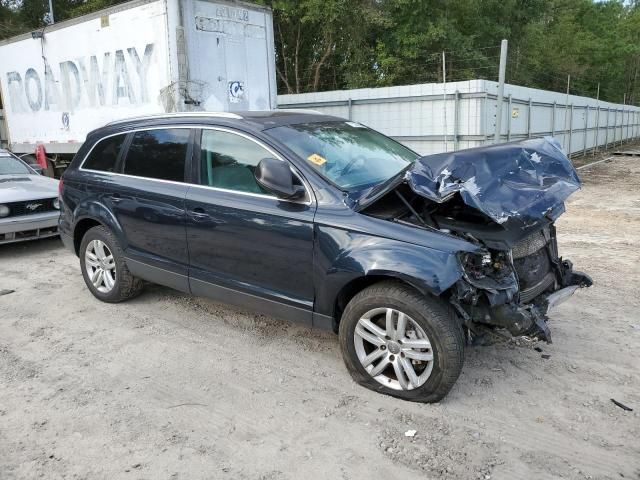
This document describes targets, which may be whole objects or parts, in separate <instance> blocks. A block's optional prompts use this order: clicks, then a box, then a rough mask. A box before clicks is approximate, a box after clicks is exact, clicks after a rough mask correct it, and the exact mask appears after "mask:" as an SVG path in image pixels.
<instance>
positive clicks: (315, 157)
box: [307, 153, 327, 165]
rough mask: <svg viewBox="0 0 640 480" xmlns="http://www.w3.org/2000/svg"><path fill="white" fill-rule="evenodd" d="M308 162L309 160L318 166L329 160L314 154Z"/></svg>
mask: <svg viewBox="0 0 640 480" xmlns="http://www.w3.org/2000/svg"><path fill="white" fill-rule="evenodd" d="M307 160H309V161H310V162H311V163H314V164H316V165H324V164H325V163H327V159H326V158H324V157H321V156H320V155H318V154H317V153H313V154H311V155H309V156H308V157H307Z"/></svg>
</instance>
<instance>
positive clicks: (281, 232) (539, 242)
mask: <svg viewBox="0 0 640 480" xmlns="http://www.w3.org/2000/svg"><path fill="white" fill-rule="evenodd" d="M579 186H580V181H579V179H578V176H577V174H576V172H575V170H574V168H573V166H572V165H571V162H570V161H569V160H568V159H567V157H566V155H565V154H564V153H563V152H562V150H561V148H560V146H559V145H558V144H557V143H556V142H555V140H553V139H549V138H547V139H537V140H528V141H524V142H519V143H507V144H503V145H496V146H491V147H480V148H476V149H470V150H462V151H458V152H453V153H443V154H438V155H432V156H428V157H422V158H420V157H419V155H417V154H416V153H414V152H413V151H411V150H409V149H408V148H406V147H404V146H403V145H401V144H399V143H397V142H395V141H394V140H392V139H390V138H388V137H385V136H384V135H382V134H380V133H377V132H375V131H373V130H370V129H369V128H367V127H365V126H363V125H361V124H358V123H355V122H351V121H346V120H343V119H340V118H336V117H331V116H326V115H321V114H318V113H308V112H303V111H275V112H246V113H239V114H235V113H220V114H213V113H191V114H187V113H184V114H173V115H164V116H156V117H146V118H138V119H130V120H124V121H119V122H115V123H111V124H109V125H107V126H105V127H104V128H101V129H98V130H96V131H94V132H92V133H90V134H89V135H88V137H87V140H86V142H85V144H84V145H83V146H82V148H81V149H80V151H79V152H78V154H77V155H76V157H75V159H74V160H73V162H72V164H71V166H70V167H69V169H68V170H67V171H66V172H65V174H64V177H63V181H62V182H61V200H62V202H61V216H60V234H61V236H62V239H63V241H64V243H65V245H67V246H68V247H69V248H70V249H71V250H73V252H75V253H76V254H77V255H78V256H79V257H80V267H81V270H82V275H83V277H84V280H85V282H86V284H87V287H88V288H89V290H90V291H91V293H93V295H94V296H96V297H97V298H98V299H100V300H102V301H105V302H120V301H123V300H126V299H129V298H131V297H133V296H135V295H137V294H138V293H140V291H141V289H142V287H143V281H149V282H154V283H158V284H162V285H166V286H168V287H171V288H174V289H177V290H181V291H183V292H190V293H192V294H194V295H202V296H207V297H211V298H213V299H216V300H219V301H222V302H226V303H230V304H236V305H239V306H241V307H243V308H248V309H254V310H258V311H260V312H264V313H267V314H270V315H273V316H276V317H281V318H284V319H290V320H295V321H299V322H303V323H306V324H308V325H312V326H315V327H320V328H328V329H333V330H334V331H336V332H337V333H338V334H339V341H340V346H341V349H342V354H343V357H344V361H345V363H346V365H347V368H348V369H349V371H350V373H351V375H352V376H353V378H354V379H355V380H356V381H357V382H359V383H360V384H362V385H364V386H366V387H368V388H370V389H373V390H376V391H379V392H382V393H386V394H390V395H394V396H397V397H400V398H403V399H406V400H413V401H421V402H434V401H438V400H440V399H441V398H443V397H444V396H445V395H446V394H447V392H448V391H449V390H450V389H451V387H452V386H453V384H454V383H455V381H456V379H457V377H458V376H459V374H460V371H461V369H462V364H463V359H464V349H465V345H466V344H468V343H474V342H475V343H487V342H490V341H491V340H492V339H493V338H496V337H503V338H504V337H505V336H506V334H507V333H508V334H510V335H511V336H516V337H520V336H522V337H529V338H537V339H541V340H546V341H550V333H549V329H548V326H547V312H548V310H549V309H550V307H552V306H554V305H556V304H557V303H559V302H560V301H562V300H564V299H566V298H567V297H569V296H570V295H571V294H572V293H573V292H574V291H575V290H576V289H577V288H579V287H584V286H589V285H591V280H590V279H589V277H588V276H587V275H585V274H582V273H579V272H576V271H574V270H573V268H572V265H571V262H569V261H568V260H563V259H562V258H561V257H559V256H558V250H557V244H556V232H555V228H554V221H555V220H556V219H557V218H558V216H559V215H560V214H562V213H563V211H564V200H565V199H566V198H567V197H568V196H569V195H570V194H571V193H572V192H574V191H575V190H576V189H578V188H579Z"/></svg>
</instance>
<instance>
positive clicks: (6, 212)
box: [0, 205, 11, 218]
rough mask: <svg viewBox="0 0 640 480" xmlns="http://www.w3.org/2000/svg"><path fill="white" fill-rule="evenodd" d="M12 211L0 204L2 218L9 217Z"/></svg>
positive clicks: (0, 216)
mask: <svg viewBox="0 0 640 480" xmlns="http://www.w3.org/2000/svg"><path fill="white" fill-rule="evenodd" d="M10 212H11V211H10V210H9V207H7V206H6V205H0V218H4V217H8V216H9V213H10Z"/></svg>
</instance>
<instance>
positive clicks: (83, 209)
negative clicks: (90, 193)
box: [73, 201, 126, 255]
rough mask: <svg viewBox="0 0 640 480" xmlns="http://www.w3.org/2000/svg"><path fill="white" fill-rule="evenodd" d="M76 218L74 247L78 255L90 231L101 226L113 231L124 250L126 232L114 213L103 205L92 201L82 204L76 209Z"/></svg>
mask: <svg viewBox="0 0 640 480" xmlns="http://www.w3.org/2000/svg"><path fill="white" fill-rule="evenodd" d="M74 217H75V218H76V221H75V224H74V228H73V246H74V249H75V253H76V255H78V254H79V252H80V244H81V243H82V237H84V235H85V234H86V233H87V232H88V231H89V229H91V228H93V227H96V226H100V225H101V226H103V227H105V228H108V229H109V230H111V232H112V233H113V234H114V235H115V236H116V238H117V239H118V241H119V242H120V245H122V246H123V249H124V246H125V245H126V242H125V237H124V231H123V230H122V227H121V226H120V223H119V222H118V220H117V219H116V217H115V216H114V215H113V213H112V212H111V211H110V210H109V209H108V208H107V207H106V206H105V205H103V204H102V203H100V202H97V201H90V202H87V203H83V204H80V205H78V206H77V207H76V209H75V212H74Z"/></svg>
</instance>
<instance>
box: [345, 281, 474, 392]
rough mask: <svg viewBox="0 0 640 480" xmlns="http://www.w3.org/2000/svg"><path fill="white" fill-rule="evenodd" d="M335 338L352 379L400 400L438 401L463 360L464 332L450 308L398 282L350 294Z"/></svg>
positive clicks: (455, 377) (378, 285) (456, 375)
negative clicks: (338, 338)
mask: <svg viewBox="0 0 640 480" xmlns="http://www.w3.org/2000/svg"><path fill="white" fill-rule="evenodd" d="M339 337H340V347H341V350H342V356H343V358H344V361H345V364H346V365H347V368H348V370H349V372H350V373H351V376H352V377H353V378H354V380H355V381H356V382H358V383H359V384H360V385H363V386H365V387H367V388H369V389H371V390H375V391H378V392H380V393H384V394H387V395H392V396H394V397H398V398H402V399H404V400H410V401H414V402H428V403H430V402H437V401H439V400H441V399H442V398H443V397H444V396H445V395H446V394H447V393H448V392H449V390H451V387H453V385H454V384H455V382H456V380H457V378H458V376H459V375H460V371H461V370H462V365H463V362H464V334H463V330H462V327H461V325H460V322H459V320H458V318H457V317H456V315H455V312H454V311H453V309H452V308H451V307H449V306H448V305H446V304H445V303H444V302H442V301H440V300H439V299H437V298H434V297H425V296H424V295H421V294H420V293H418V292H417V291H415V290H414V289H412V288H411V287H409V286H406V285H404V284H401V283H397V282H382V283H379V284H376V285H373V286H371V287H368V288H366V289H364V290H363V291H361V292H360V293H358V294H357V295H356V296H355V297H353V299H352V300H351V301H350V302H349V304H348V305H347V307H346V308H345V311H344V313H343V315H342V319H341V321H340V330H339Z"/></svg>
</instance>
